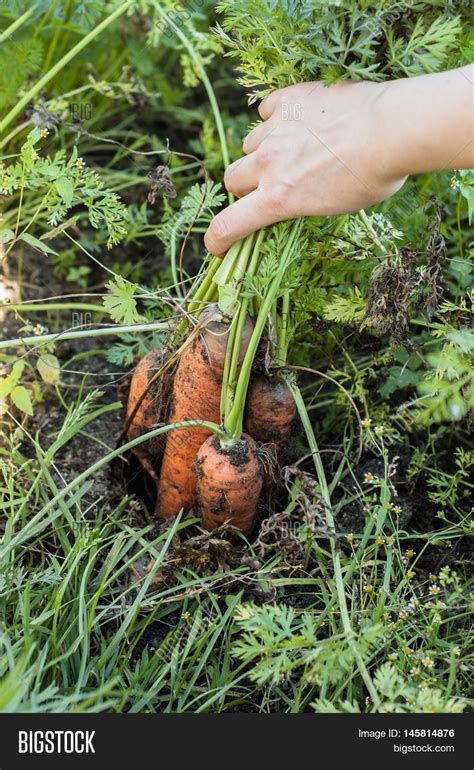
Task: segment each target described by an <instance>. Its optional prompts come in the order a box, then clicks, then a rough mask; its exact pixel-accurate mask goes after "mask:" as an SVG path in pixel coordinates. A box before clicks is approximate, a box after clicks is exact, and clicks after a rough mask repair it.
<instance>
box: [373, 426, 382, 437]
mask: <svg viewBox="0 0 474 770" xmlns="http://www.w3.org/2000/svg"><path fill="white" fill-rule="evenodd" d="M383 431H384V427H383V425H376V426H375V428H374V432H375V435H376V436H381V435H382V433H383Z"/></svg>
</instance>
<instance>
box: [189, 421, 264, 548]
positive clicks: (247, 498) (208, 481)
mask: <svg viewBox="0 0 474 770" xmlns="http://www.w3.org/2000/svg"><path fill="white" fill-rule="evenodd" d="M195 463H196V475H197V495H198V502H199V505H200V508H201V515H202V524H203V527H204V528H205V529H207V530H213V529H215V528H216V527H218V526H219V525H220V524H223V523H224V522H226V521H227V522H229V524H232V525H233V526H235V527H238V528H239V529H240V530H242V532H243V533H244V534H246V535H249V534H250V533H251V532H252V529H253V526H254V524H255V516H256V511H257V502H258V498H259V495H260V491H261V488H262V481H263V469H262V465H261V462H260V460H259V458H258V454H257V444H256V442H255V441H254V440H253V438H251V437H250V436H248V435H246V434H245V433H242V435H241V438H240V439H238V440H237V441H234V442H233V443H232V445H231V446H229V447H226V446H224V445H222V443H221V441H220V440H219V437H218V436H210V437H209V438H208V439H206V441H205V442H204V444H203V445H202V447H201V448H200V449H199V452H198V453H197V455H196V460H195Z"/></svg>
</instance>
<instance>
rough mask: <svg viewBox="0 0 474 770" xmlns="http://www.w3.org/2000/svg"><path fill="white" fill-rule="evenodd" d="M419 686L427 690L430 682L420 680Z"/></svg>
mask: <svg viewBox="0 0 474 770" xmlns="http://www.w3.org/2000/svg"><path fill="white" fill-rule="evenodd" d="M418 687H419V688H420V690H426V688H427V687H428V682H420V684H419V685H418Z"/></svg>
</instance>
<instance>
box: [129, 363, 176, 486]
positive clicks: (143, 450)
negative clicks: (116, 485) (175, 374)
mask: <svg viewBox="0 0 474 770" xmlns="http://www.w3.org/2000/svg"><path fill="white" fill-rule="evenodd" d="M162 363H163V353H162V351H161V350H158V349H155V350H151V351H150V352H149V353H147V355H146V356H144V358H142V360H141V361H140V363H139V364H138V366H137V367H136V369H135V371H134V373H133V376H132V381H131V383H130V391H129V394H128V402H127V423H128V428H127V440H128V441H132V440H133V439H134V438H138V436H142V435H143V434H144V433H147V432H148V431H150V430H152V429H153V428H156V426H157V424H158V423H159V422H162V421H163V420H164V419H165V417H166V415H165V411H166V406H165V402H166V398H164V391H163V380H162V379H161V378H160V379H157V380H156V381H155V382H153V383H151V386H150V388H149V389H148V392H146V390H147V387H148V384H149V382H150V380H151V378H152V377H153V375H154V374H155V373H156V372H157V371H158V370H159V369H160V368H161V366H162ZM144 393H146V395H145V396H144V398H142V396H143V394H144ZM140 399H142V400H141V403H139V402H140ZM164 443H165V442H164V437H163V436H157V437H156V438H154V439H151V440H150V441H146V442H145V443H144V444H140V445H139V446H137V447H135V449H132V452H133V454H134V455H135V456H136V457H137V458H138V460H139V461H140V463H141V464H142V466H143V467H144V468H145V470H146V471H147V472H148V473H149V474H150V476H151V477H152V478H153V479H154V481H155V483H156V484H158V474H157V472H156V461H157V460H159V458H160V457H161V455H162V453H163V449H164Z"/></svg>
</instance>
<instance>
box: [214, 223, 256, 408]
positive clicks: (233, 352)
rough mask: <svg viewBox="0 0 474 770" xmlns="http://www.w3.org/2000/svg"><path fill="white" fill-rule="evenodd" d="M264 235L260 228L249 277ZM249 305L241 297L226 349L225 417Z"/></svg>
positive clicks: (223, 398) (253, 270)
mask: <svg viewBox="0 0 474 770" xmlns="http://www.w3.org/2000/svg"><path fill="white" fill-rule="evenodd" d="M264 236H265V231H264V230H260V231H259V233H258V236H257V240H256V242H255V246H254V248H253V252H252V257H251V259H250V263H249V265H248V268H247V273H246V277H247V278H249V279H252V278H253V277H254V275H255V273H256V271H257V265H258V258H259V256H260V247H261V245H262V242H263V238H264ZM248 307H249V297H247V296H244V297H242V298H241V301H240V307H239V309H238V311H237V319H236V320H237V323H236V328H235V332H234V334H233V338H232V340H231V339H230V336H229V342H228V345H227V351H226V364H227V363H228V360H229V361H230V364H229V366H228V368H227V370H226V369H224V378H223V386H222V394H223V396H222V399H221V412H222V417H223V419H225V415H226V414H228V412H229V411H230V409H231V408H232V403H233V399H234V393H235V387H236V378H237V370H238V367H239V356H240V348H241V346H242V336H243V332H244V328H245V321H246V319H247V313H248Z"/></svg>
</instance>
